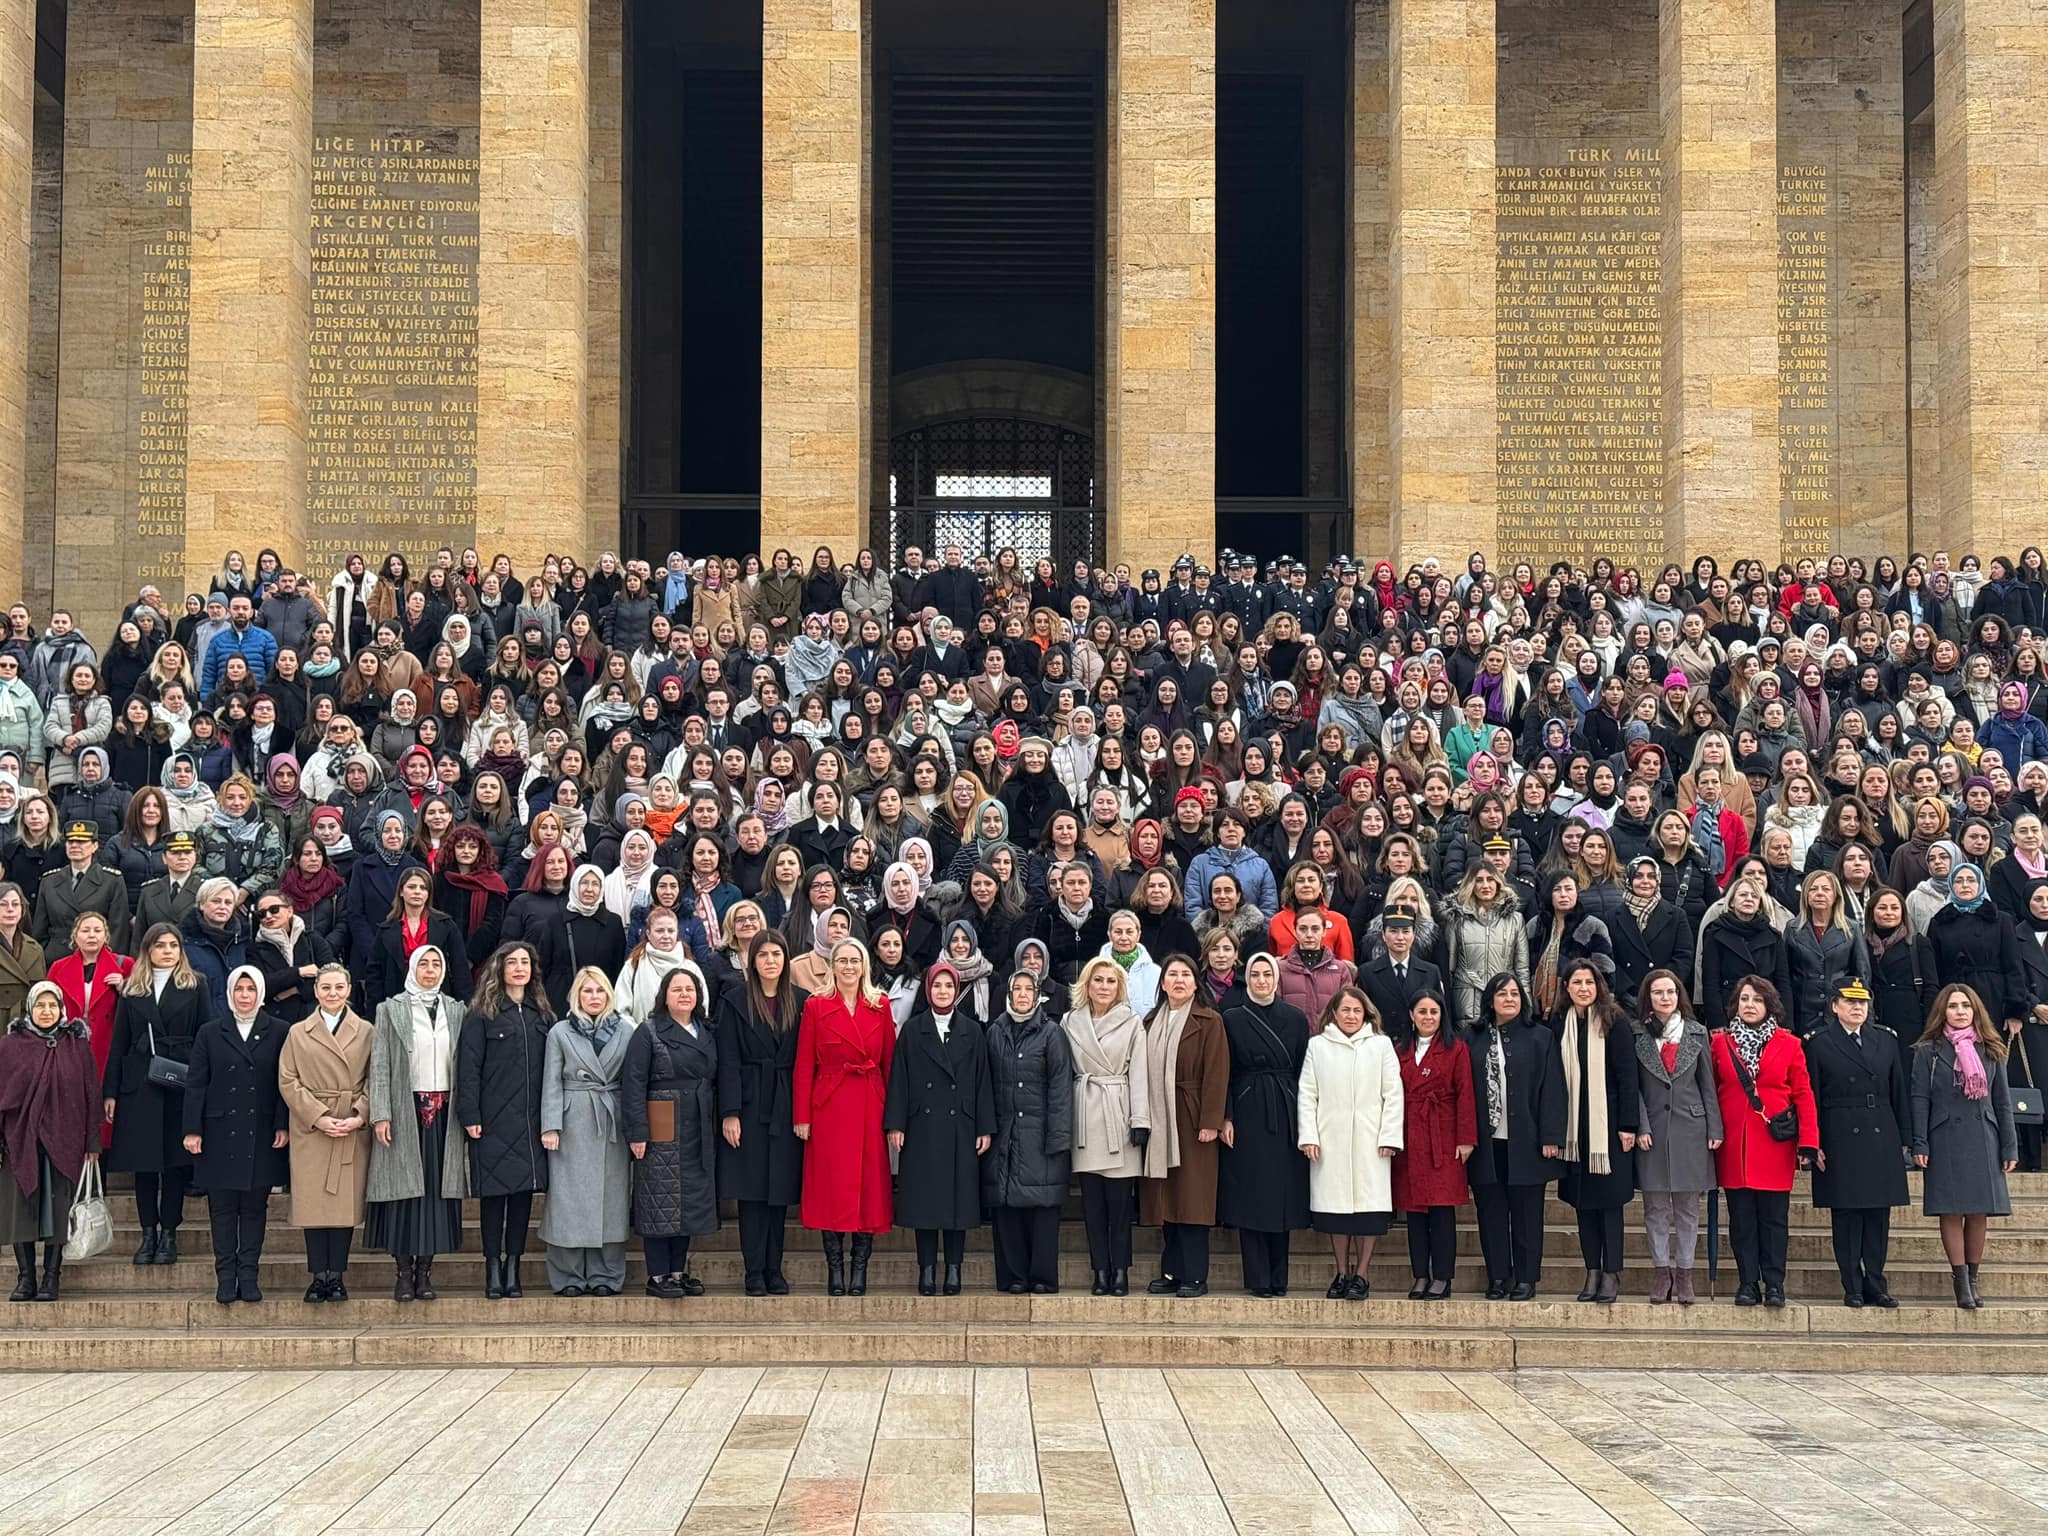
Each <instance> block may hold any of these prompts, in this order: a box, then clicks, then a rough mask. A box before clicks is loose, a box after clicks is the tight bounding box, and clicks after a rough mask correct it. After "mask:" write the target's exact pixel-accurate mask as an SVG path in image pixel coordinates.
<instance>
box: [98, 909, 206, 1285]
mask: <svg viewBox="0 0 2048 1536" xmlns="http://www.w3.org/2000/svg"><path fill="white" fill-rule="evenodd" d="M139 948H140V951H141V952H140V954H139V955H138V956H137V958H136V961H135V969H134V970H132V971H130V972H129V973H128V979H127V980H126V981H124V982H123V983H122V984H121V997H120V1001H118V1002H117V1003H115V1005H114V1037H113V1040H112V1042H111V1043H110V1044H109V1047H108V1050H107V1071H106V1076H105V1078H104V1080H103V1081H102V1083H101V1085H100V1092H101V1095H102V1096H103V1098H104V1099H105V1101H106V1102H105V1105H104V1108H105V1110H106V1115H107V1118H108V1119H109V1120H111V1121H113V1122H114V1129H113V1133H112V1134H111V1135H110V1136H109V1137H108V1140H107V1155H106V1162H105V1167H106V1169H107V1171H108V1172H110V1173H132V1174H134V1175H135V1215H136V1219H137V1220H138V1221H139V1222H140V1223H141V1225H142V1244H141V1246H140V1247H138V1248H137V1249H136V1250H135V1262H136V1263H137V1264H175V1263H177V1262H178V1226H179V1223H180V1222H181V1221H182V1220H183V1219H184V1215H185V1192H186V1191H187V1190H188V1189H190V1188H191V1186H192V1154H191V1153H189V1152H187V1151H186V1150H185V1115H184V1105H183V1103H182V1102H181V1101H182V1099H183V1096H184V1090H183V1089H182V1088H169V1087H160V1086H158V1085H157V1084H156V1083H152V1082H151V1081H150V1080H149V1063H150V1058H151V1057H152V1056H159V1057H164V1058H167V1059H168V1060H169V1061H172V1062H176V1063H178V1064H180V1065H182V1064H184V1063H185V1062H187V1061H188V1060H189V1059H190V1058H191V1055H192V1042H193V1040H194V1039H195V1038H197V1036H198V1034H199V1026H200V1025H202V1024H204V1023H205V1022H206V1021H207V1019H208V1018H210V1017H211V1016H212V1005H211V1003H210V1002H209V1001H208V998H207V993H206V983H205V982H204V981H202V980H200V978H199V976H198V974H197V973H196V972H195V971H194V970H193V969H192V967H191V966H190V965H188V964H187V963H186V961H185V943H184V940H182V939H181V938H179V937H178V930H177V929H175V928H173V927H172V926H171V925H170V924H169V923H158V924H157V925H156V927H154V928H152V929H150V930H149V932H148V933H146V934H144V935H143V938H142V943H141V945H140V946H139Z"/></svg>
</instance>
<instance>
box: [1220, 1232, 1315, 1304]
mask: <svg viewBox="0 0 2048 1536" xmlns="http://www.w3.org/2000/svg"><path fill="white" fill-rule="evenodd" d="M1293 1237H1294V1234H1293V1233H1292V1232H1247V1231H1246V1230H1245V1229H1244V1228H1243V1227H1239V1228H1238V1229H1237V1252H1238V1256H1239V1257H1240V1258H1242V1259H1243V1260H1244V1288H1245V1289H1246V1290H1248V1291H1285V1290H1286V1289H1287V1249H1288V1245H1289V1243H1290V1242H1291V1241H1292V1239H1293ZM1205 1246H1206V1245H1205Z"/></svg>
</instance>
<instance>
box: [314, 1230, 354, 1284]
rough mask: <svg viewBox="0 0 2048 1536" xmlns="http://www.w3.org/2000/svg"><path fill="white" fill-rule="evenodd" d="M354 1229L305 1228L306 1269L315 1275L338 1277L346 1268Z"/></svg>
mask: <svg viewBox="0 0 2048 1536" xmlns="http://www.w3.org/2000/svg"><path fill="white" fill-rule="evenodd" d="M355 1235H356V1229H355V1228H354V1227H308V1228H306V1268H308V1269H310V1270H311V1271H312V1272H313V1273H314V1274H316V1275H338V1274H340V1273H341V1272H342V1271H343V1270H345V1269H347V1268H348V1245H349V1242H350V1240H351V1239H353V1238H354V1237H355Z"/></svg>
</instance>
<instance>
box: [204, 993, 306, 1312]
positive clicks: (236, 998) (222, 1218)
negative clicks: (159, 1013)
mask: <svg viewBox="0 0 2048 1536" xmlns="http://www.w3.org/2000/svg"><path fill="white" fill-rule="evenodd" d="M266 1000H267V998H266V994H265V990H264V986H263V974H262V972H260V971H258V970H257V969H256V967H254V966H253V965H238V966H236V967H235V968H234V969H233V970H231V971H229V972H228V978H227V1002H228V1016H227V1017H226V1018H224V1019H223V1018H213V1019H208V1020H207V1021H206V1022H205V1023H204V1024H202V1025H200V1026H199V1033H198V1035H197V1036H196V1037H195V1038H194V1040H193V1042H192V1059H191V1063H190V1068H191V1070H190V1075H189V1076H187V1078H186V1079H185V1105H184V1127H185V1150H186V1151H187V1152H189V1153H190V1154H191V1155H192V1175H193V1179H194V1180H195V1182H197V1184H198V1185H199V1187H200V1188H202V1189H204V1190H205V1191H206V1205H207V1212H208V1215H209V1216H210V1218H211V1220H212V1226H213V1275H214V1296H213V1299H214V1300H215V1301H217V1302H219V1303H220V1304H221V1305H222V1306H227V1305H229V1304H231V1303H233V1302H236V1301H261V1300H262V1299H263V1292H262V1289H261V1288H260V1287H259V1286H258V1285H257V1283H256V1271H257V1268H258V1266H259V1265H260V1264H261V1263H262V1260H263V1234H264V1227H265V1223H266V1217H267V1216H268V1213H269V1210H270V1191H271V1190H272V1189H274V1188H275V1187H276V1186H278V1185H280V1184H282V1183H284V1181H285V1175H286V1163H285V1144H286V1141H287V1139H288V1137H287V1133H286V1126H287V1123H288V1117H287V1115H286V1112H285V1105H284V1097H283V1095H281V1094H280V1093H279V1092H278V1089H277V1063H278V1058H279V1056H280V1055H282V1054H283V1051H284V1037H285V1035H286V1033H287V1032H288V1031H289V1030H290V1028H291V1026H290V1024H289V1023H287V1022H286V1021H285V1020H283V1019H280V1018H278V1017H276V1016H275V1015H273V1014H270V1013H266V1012H265V1011H264V1008H263V1004H264V1003H265V1001H266Z"/></svg>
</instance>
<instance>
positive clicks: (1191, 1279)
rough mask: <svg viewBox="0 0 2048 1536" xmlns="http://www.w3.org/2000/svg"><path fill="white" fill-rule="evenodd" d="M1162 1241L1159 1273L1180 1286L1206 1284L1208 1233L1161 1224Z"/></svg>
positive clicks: (1173, 1223)
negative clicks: (1166, 1275)
mask: <svg viewBox="0 0 2048 1536" xmlns="http://www.w3.org/2000/svg"><path fill="white" fill-rule="evenodd" d="M1162 1226H1163V1227H1164V1241H1163V1244H1162V1253H1161V1255H1160V1257H1161V1263H1160V1266H1159V1267H1160V1269H1161V1270H1162V1271H1163V1272H1164V1273H1166V1274H1168V1275H1171V1276H1172V1277H1173V1278H1174V1279H1176V1280H1178V1281H1179V1282H1180V1283H1181V1284H1182V1285H1197V1284H1200V1285H1207V1284H1208V1283H1209V1229H1208V1228H1207V1227H1194V1226H1189V1225H1188V1224H1187V1223H1186V1222H1184V1221H1169V1222H1164V1223H1162Z"/></svg>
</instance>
